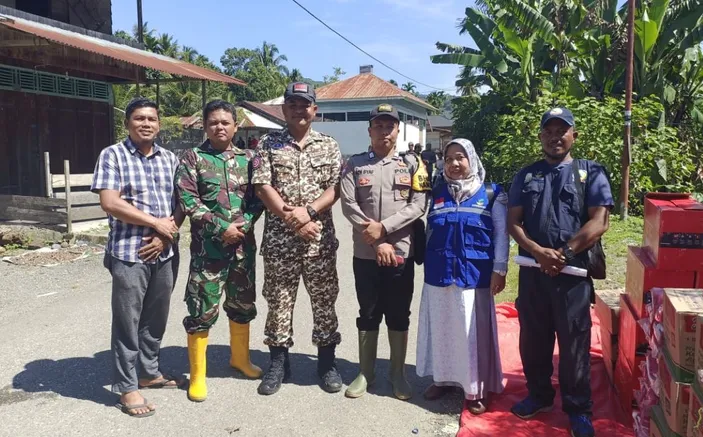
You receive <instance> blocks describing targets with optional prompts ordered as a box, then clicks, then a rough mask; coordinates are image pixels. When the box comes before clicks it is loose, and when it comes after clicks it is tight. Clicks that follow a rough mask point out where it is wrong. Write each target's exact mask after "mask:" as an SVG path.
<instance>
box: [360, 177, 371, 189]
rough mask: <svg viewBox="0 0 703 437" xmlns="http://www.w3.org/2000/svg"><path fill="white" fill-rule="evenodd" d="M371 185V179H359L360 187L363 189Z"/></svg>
mask: <svg viewBox="0 0 703 437" xmlns="http://www.w3.org/2000/svg"><path fill="white" fill-rule="evenodd" d="M370 183H371V179H369V178H360V179H359V185H361V186H362V187H363V186H365V185H368V184H370Z"/></svg>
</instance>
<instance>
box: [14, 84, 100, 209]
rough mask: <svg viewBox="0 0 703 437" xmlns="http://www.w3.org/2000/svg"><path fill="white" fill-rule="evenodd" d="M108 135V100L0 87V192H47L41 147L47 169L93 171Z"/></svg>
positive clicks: (55, 171)
mask: <svg viewBox="0 0 703 437" xmlns="http://www.w3.org/2000/svg"><path fill="white" fill-rule="evenodd" d="M111 140H112V122H111V112H110V105H109V104H107V103H102V102H93V101H89V100H80V99H69V98H64V97H55V96H46V95H38V94H30V93H21V92H15V91H5V90H0V194H20V195H27V196H45V195H46V192H45V191H46V189H45V188H44V187H45V183H44V180H43V171H42V165H43V156H42V154H43V152H45V151H48V152H50V154H51V173H53V174H57V175H63V161H64V160H66V159H68V160H69V161H70V162H71V172H72V173H74V174H82V173H92V172H93V169H94V168H95V162H96V160H97V158H98V155H99V154H100V151H101V150H102V149H103V148H105V147H107V146H109V145H110V144H111Z"/></svg>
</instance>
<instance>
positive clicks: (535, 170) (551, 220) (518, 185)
mask: <svg viewBox="0 0 703 437" xmlns="http://www.w3.org/2000/svg"><path fill="white" fill-rule="evenodd" d="M573 162H575V161H570V162H566V163H561V164H558V165H551V164H549V163H548V162H547V161H546V160H541V161H537V162H535V163H534V164H531V165H529V166H527V167H525V168H523V169H522V170H520V171H519V172H518V174H517V175H516V176H515V179H513V184H512V186H511V187H510V192H509V193H508V208H512V207H516V206H522V208H523V226H524V228H525V231H526V232H527V235H528V236H529V237H530V238H531V239H532V240H533V241H535V242H536V243H537V244H539V245H540V246H542V247H549V248H552V249H559V248H561V247H563V246H564V245H565V244H566V243H567V242H568V241H569V240H570V239H571V238H573V236H574V235H575V234H576V233H577V232H578V231H579V230H580V229H581V226H582V225H583V224H585V223H586V221H588V208H591V207H597V206H605V207H608V208H612V206H613V195H612V193H611V191H610V182H609V180H608V176H607V174H606V171H605V168H604V167H603V166H602V165H600V164H598V163H597V162H594V161H587V160H578V163H579V164H578V165H579V177H580V179H581V180H580V181H575V180H574V179H575V178H574V171H573V166H572V163H573ZM576 183H582V184H583V192H584V196H585V199H584V201H583V206H582V205H581V203H580V202H579V200H578V199H579V198H578V191H577V185H576ZM520 253H521V254H522V255H526V256H529V254H527V253H526V252H525V251H524V250H523V249H522V248H521V249H520ZM581 255H586V253H585V252H584V253H582V254H581ZM579 258H583V256H582V257H579ZM582 261H583V260H582ZM578 264H581V263H578Z"/></svg>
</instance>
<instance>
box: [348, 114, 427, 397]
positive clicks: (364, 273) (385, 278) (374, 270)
mask: <svg viewBox="0 0 703 437" xmlns="http://www.w3.org/2000/svg"><path fill="white" fill-rule="evenodd" d="M399 124H400V117H399V116H398V111H397V110H396V109H395V108H394V107H393V106H391V105H389V104H382V105H379V106H378V107H376V108H374V109H373V110H372V111H371V117H370V121H369V135H370V137H371V143H372V148H373V150H371V151H369V152H366V153H359V154H357V155H354V156H352V157H351V158H349V161H347V164H346V165H345V167H344V171H343V172H342V181H341V199H342V213H343V214H344V216H345V217H346V218H347V219H348V220H349V221H350V222H351V224H352V227H353V240H354V258H353V267H354V282H355V284H356V297H357V300H358V301H359V317H358V318H357V319H356V326H357V329H358V330H359V365H360V368H361V372H360V373H359V376H357V378H356V379H355V380H354V381H353V382H352V383H351V384H350V385H349V387H348V388H347V391H346V393H345V395H346V396H347V397H350V398H358V397H360V396H363V395H364V394H365V393H366V388H367V386H368V385H370V384H373V382H374V380H375V362H376V351H377V346H378V331H379V327H380V324H381V320H382V319H383V318H384V317H385V319H386V326H387V327H388V340H389V343H390V346H391V365H390V380H391V383H392V385H393V393H394V394H395V396H396V397H397V398H398V399H402V400H407V399H410V397H411V396H412V390H411V388H410V385H409V384H408V381H407V379H406V377H405V356H406V352H407V347H408V327H409V326H410V304H411V302H412V297H413V288H414V278H415V258H414V256H415V254H416V250H415V248H416V244H415V238H414V229H413V223H414V222H415V221H416V220H417V219H419V218H420V217H422V215H424V213H425V209H426V207H427V191H428V190H429V189H430V186H429V181H428V178H427V172H426V170H425V167H424V165H423V163H422V161H421V160H420V159H419V157H418V156H416V155H415V154H412V153H407V154H406V155H405V157H402V158H401V157H398V156H395V148H396V141H397V139H398V126H399Z"/></svg>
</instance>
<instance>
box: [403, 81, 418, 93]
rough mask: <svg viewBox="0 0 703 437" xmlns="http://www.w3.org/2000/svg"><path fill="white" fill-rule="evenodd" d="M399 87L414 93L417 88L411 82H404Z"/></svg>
mask: <svg viewBox="0 0 703 437" xmlns="http://www.w3.org/2000/svg"><path fill="white" fill-rule="evenodd" d="M401 88H402V89H403V91H407V92H409V93H414V92H415V90H417V86H416V85H415V84H414V83H412V82H408V83H404V84H403V86H402V87H401Z"/></svg>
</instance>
